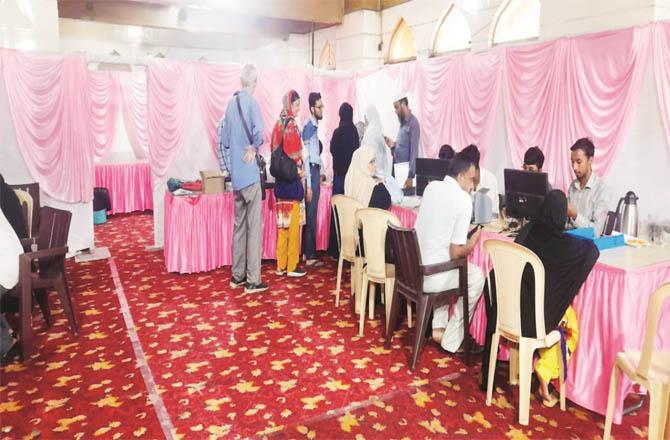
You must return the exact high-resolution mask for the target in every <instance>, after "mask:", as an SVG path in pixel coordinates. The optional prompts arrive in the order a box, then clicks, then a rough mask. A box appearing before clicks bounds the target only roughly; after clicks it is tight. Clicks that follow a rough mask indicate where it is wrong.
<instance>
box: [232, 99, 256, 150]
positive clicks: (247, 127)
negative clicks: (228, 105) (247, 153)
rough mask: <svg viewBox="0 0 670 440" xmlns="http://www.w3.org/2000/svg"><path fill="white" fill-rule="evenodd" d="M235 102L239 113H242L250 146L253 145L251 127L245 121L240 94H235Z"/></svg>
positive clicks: (241, 116) (241, 117)
mask: <svg viewBox="0 0 670 440" xmlns="http://www.w3.org/2000/svg"><path fill="white" fill-rule="evenodd" d="M235 101H237V111H238V112H239V113H240V119H241V120H242V126H244V132H245V133H246V134H247V138H248V139H249V145H253V144H254V139H253V138H252V137H251V132H250V131H249V126H248V125H247V121H246V120H245V119H244V114H242V106H241V105H240V94H239V93H235Z"/></svg>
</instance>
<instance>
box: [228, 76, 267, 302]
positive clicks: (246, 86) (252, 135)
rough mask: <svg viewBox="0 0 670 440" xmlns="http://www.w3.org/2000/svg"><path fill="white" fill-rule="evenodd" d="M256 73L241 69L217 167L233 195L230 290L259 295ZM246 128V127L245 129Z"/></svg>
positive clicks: (260, 126) (264, 286) (259, 137)
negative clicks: (227, 179)
mask: <svg viewBox="0 0 670 440" xmlns="http://www.w3.org/2000/svg"><path fill="white" fill-rule="evenodd" d="M257 79H258V72H257V70H256V68H255V67H254V66H252V65H249V64H247V65H246V66H244V68H242V74H241V76H240V81H241V82H242V90H240V91H239V92H237V93H236V94H235V95H234V96H233V97H232V99H231V100H230V102H228V108H227V109H226V114H225V116H224V118H223V120H222V121H221V124H220V125H219V144H218V153H219V165H220V167H221V171H224V172H228V173H230V177H231V180H232V182H233V192H234V195H235V226H234V230H233V267H232V278H231V280H230V287H231V288H237V287H241V286H244V291H245V292H247V293H254V292H262V291H264V290H267V289H268V285H267V284H265V283H263V282H261V255H262V246H263V223H262V220H261V203H262V194H261V191H262V188H261V184H260V174H259V169H258V165H257V164H256V155H257V154H258V148H259V147H260V146H261V144H263V120H262V119H261V111H260V108H259V107H258V103H257V102H256V100H255V99H254V97H253V96H252V95H253V93H254V90H255V89H256V82H257ZM245 126H246V127H245Z"/></svg>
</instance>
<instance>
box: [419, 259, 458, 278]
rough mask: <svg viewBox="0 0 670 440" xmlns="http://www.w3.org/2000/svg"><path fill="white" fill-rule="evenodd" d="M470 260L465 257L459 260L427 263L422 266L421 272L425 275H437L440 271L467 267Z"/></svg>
mask: <svg viewBox="0 0 670 440" xmlns="http://www.w3.org/2000/svg"><path fill="white" fill-rule="evenodd" d="M467 264H468V260H467V259H465V258H459V259H458V260H452V261H445V262H442V263H435V264H427V265H424V266H421V272H422V273H423V275H424V276H428V275H435V274H438V273H443V272H449V271H450V270H454V269H459V268H461V267H467Z"/></svg>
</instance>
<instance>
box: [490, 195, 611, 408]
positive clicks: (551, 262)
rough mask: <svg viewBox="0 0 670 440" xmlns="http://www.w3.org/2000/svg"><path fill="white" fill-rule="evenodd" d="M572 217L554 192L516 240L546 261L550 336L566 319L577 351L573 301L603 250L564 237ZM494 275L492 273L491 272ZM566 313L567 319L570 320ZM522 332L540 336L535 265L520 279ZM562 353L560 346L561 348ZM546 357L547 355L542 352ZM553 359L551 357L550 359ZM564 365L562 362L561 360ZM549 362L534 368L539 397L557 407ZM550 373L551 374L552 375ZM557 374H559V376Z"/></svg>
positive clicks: (555, 356) (562, 197) (493, 315)
mask: <svg viewBox="0 0 670 440" xmlns="http://www.w3.org/2000/svg"><path fill="white" fill-rule="evenodd" d="M567 216H568V201H567V198H566V197H565V194H564V193H563V192H562V191H559V190H554V191H551V192H549V193H547V195H546V196H545V198H544V203H543V204H542V207H541V209H540V215H539V216H538V217H537V219H535V220H533V221H531V222H530V223H528V224H527V225H526V226H525V227H524V228H523V229H521V231H520V232H519V235H518V236H517V238H516V240H515V242H516V243H519V244H521V245H523V246H525V247H527V248H528V249H530V250H531V251H533V252H534V253H535V254H536V255H537V256H538V257H539V258H540V260H541V261H542V264H543V265H544V273H545V275H544V276H545V285H544V323H545V329H546V331H547V333H549V332H550V331H552V330H553V329H556V328H557V327H558V326H559V324H560V323H561V320H562V319H563V318H564V316H565V317H566V318H567V319H566V320H567V321H568V327H569V328H570V327H571V328H572V329H573V332H572V333H573V334H572V335H568V336H569V337H573V340H572V344H571V343H570V338H568V341H567V342H568V346H572V348H573V349H574V348H576V341H575V339H576V336H577V335H576V319H574V318H575V317H574V314H572V317H571V316H570V315H571V314H570V313H569V312H568V307H569V306H570V304H571V303H572V300H573V299H574V298H575V296H577V293H579V289H580V288H581V287H582V284H584V281H585V280H586V278H587V277H588V275H589V273H590V272H591V269H592V268H593V266H594V265H595V263H596V261H597V260H598V257H599V256H600V252H599V251H598V248H596V246H595V244H594V243H593V242H592V241H590V240H583V239H580V238H577V237H573V236H571V235H568V234H565V224H566V221H567ZM492 275H493V274H492ZM490 279H491V295H488V292H487V291H488V286H484V291H485V293H486V294H485V295H484V297H485V298H486V301H485V305H486V317H487V324H486V345H485V347H484V358H483V364H482V371H483V372H487V371H488V363H489V353H490V350H491V337H492V335H493V332H494V331H495V325H496V314H497V310H496V309H497V307H496V303H495V279H494V277H493V276H491V277H490ZM566 312H568V313H567V316H566ZM521 334H522V336H524V337H528V338H535V337H536V332H535V275H534V273H533V270H532V268H531V267H530V265H527V266H526V267H525V269H524V271H523V275H522V278H521ZM556 349H558V347H556ZM541 356H542V357H544V356H545V353H541ZM549 357H552V356H549ZM552 359H555V360H560V359H561V356H560V354H559V353H557V352H554V353H553V357H552ZM561 361H562V360H561ZM546 364H547V358H546V357H545V361H544V362H538V363H537V364H536V366H535V371H536V374H537V375H538V379H540V389H539V394H540V396H541V398H542V401H543V403H545V404H548V405H550V406H551V405H552V402H553V403H554V404H555V402H554V399H552V396H551V393H550V391H549V388H548V384H549V381H550V380H551V379H552V378H554V377H558V365H555V367H556V368H555V369H554V368H546V367H547V365H546ZM549 370H551V374H547V372H548V371H549ZM554 374H555V376H554ZM486 383H487V374H486V373H485V374H483V375H482V387H483V389H486Z"/></svg>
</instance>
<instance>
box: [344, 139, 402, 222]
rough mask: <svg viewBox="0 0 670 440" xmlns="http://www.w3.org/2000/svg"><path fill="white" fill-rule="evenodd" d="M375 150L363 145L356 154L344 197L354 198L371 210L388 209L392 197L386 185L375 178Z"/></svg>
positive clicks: (352, 160) (346, 181)
mask: <svg viewBox="0 0 670 440" xmlns="http://www.w3.org/2000/svg"><path fill="white" fill-rule="evenodd" d="M376 167H377V165H376V159H375V149H374V148H373V147H371V146H368V145H366V144H363V146H362V147H360V148H359V149H357V150H356V151H355V152H354V155H353V157H352V159H351V165H350V166H349V171H347V175H346V177H345V179H344V195H346V196H349V197H353V198H355V199H356V200H358V201H359V202H361V203H362V204H363V205H364V206H367V207H369V208H380V209H388V208H389V207H390V206H391V196H390V195H389V193H388V191H387V190H386V187H385V186H384V184H383V183H382V182H381V181H379V180H378V179H376V178H375V172H376V169H377V168H376Z"/></svg>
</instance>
